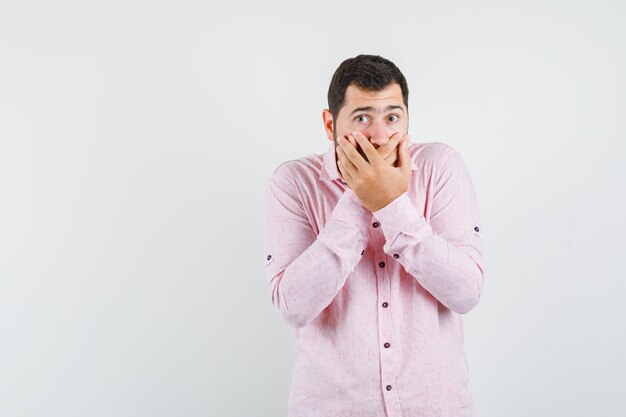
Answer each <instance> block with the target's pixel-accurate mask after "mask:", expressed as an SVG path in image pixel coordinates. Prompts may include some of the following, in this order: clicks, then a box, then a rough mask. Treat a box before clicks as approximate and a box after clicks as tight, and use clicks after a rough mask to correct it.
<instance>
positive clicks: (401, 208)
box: [372, 191, 434, 246]
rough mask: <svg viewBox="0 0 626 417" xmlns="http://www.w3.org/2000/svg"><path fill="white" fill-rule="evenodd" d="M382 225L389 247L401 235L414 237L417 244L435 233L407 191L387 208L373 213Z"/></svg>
mask: <svg viewBox="0 0 626 417" xmlns="http://www.w3.org/2000/svg"><path fill="white" fill-rule="evenodd" d="M372 214H374V217H376V219H377V220H378V222H379V223H380V227H381V229H382V230H383V234H384V235H385V240H386V241H387V243H388V245H389V246H393V242H394V240H396V238H397V237H398V236H399V235H400V234H401V233H403V234H406V235H409V236H413V237H414V238H415V239H416V241H417V242H420V241H421V240H423V239H425V238H427V237H428V236H431V235H432V234H433V233H434V232H433V229H432V228H431V227H430V225H429V224H428V222H427V221H426V219H425V218H424V216H422V215H421V214H419V213H418V211H417V208H416V207H415V206H414V205H413V203H411V200H410V199H409V195H408V193H407V192H406V191H405V192H404V193H402V194H400V196H399V197H397V198H396V199H395V200H393V201H392V202H390V203H389V204H387V205H386V206H385V207H383V208H381V209H379V210H377V211H374V212H372Z"/></svg>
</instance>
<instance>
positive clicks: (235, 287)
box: [0, 0, 626, 417]
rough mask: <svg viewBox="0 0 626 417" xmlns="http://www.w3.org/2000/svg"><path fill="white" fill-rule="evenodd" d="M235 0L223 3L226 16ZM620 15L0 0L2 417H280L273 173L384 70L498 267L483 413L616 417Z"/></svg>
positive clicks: (619, 372) (283, 373) (623, 17)
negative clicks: (350, 89) (347, 93)
mask: <svg viewBox="0 0 626 417" xmlns="http://www.w3.org/2000/svg"><path fill="white" fill-rule="evenodd" d="M226 3H228V5H226ZM625 21H626V7H625V6H624V3H623V2H619V1H615V2H609V1H593V2H591V1H588V2H582V1H546V0H543V1H519V2H502V1H489V2H488V1H480V2H478V1H458V2H452V1H428V2H425V1H422V2H417V1H411V2H409V1H406V2H380V1H359V2H356V1H351V2H336V1H335V2H331V1H315V2H307V3H301V2H296V1H291V2H288V1H283V2H276V1H275V2H269V3H268V2H263V3H262V2H249V3H239V2H219V3H217V2H214V3H212V2H208V1H204V2H201V1H170V2H164V1H128V0H124V1H106V2H86V1H68V0H65V1H55V2H45V1H39V2H35V1H23V0H22V1H17V0H13V1H12V0H0V416H3V417H27V416H29V417H30V416H33V417H34V416H38V417H39V416H42V417H43V416H55V417H56V416H58V417H84V416H107V417H111V416H146V417H148V416H149V417H157V416H193V417H195V416H219V417H223V416H252V417H256V416H268V417H271V416H285V415H286V411H287V397H288V390H289V384H290V381H291V370H292V365H293V360H294V354H295V352H294V331H293V329H292V328H291V327H289V326H288V325H287V324H286V323H285V322H283V321H282V319H281V318H280V317H279V315H278V313H277V311H276V310H274V307H273V306H272V304H271V298H270V294H269V291H268V288H267V281H266V277H265V275H264V267H263V262H264V256H265V255H264V253H263V250H262V208H263V197H264V195H263V194H264V188H265V184H266V180H267V178H268V177H269V175H270V174H271V172H272V171H273V169H274V168H276V167H277V166H278V164H280V163H281V162H283V161H285V160H288V159H296V158H300V157H303V156H305V155H308V154H310V153H318V154H319V153H323V152H324V151H325V150H326V149H327V146H328V144H329V143H330V142H328V141H327V139H326V137H325V134H324V130H323V126H322V116H321V114H322V109H323V108H324V107H326V106H327V103H326V93H327V89H328V84H329V82H330V78H331V76H332V73H333V72H334V70H335V69H336V67H337V66H338V65H339V63H340V62H341V61H343V60H344V59H346V58H349V57H352V56H355V55H357V54H359V53H371V54H379V55H382V56H384V57H386V58H388V59H391V60H392V61H393V62H395V63H396V64H397V65H398V66H399V67H400V69H401V70H402V71H403V73H404V74H405V76H406V78H407V80H408V82H409V88H410V102H409V111H410V128H409V133H410V134H411V136H412V140H413V141H414V142H430V141H440V142H445V143H447V144H449V145H451V146H453V147H455V148H457V149H458V150H459V151H460V152H461V155H462V157H463V159H464V161H465V162H466V164H467V166H468V168H469V170H470V172H471V175H472V179H473V181H474V183H475V187H476V191H477V194H478V199H479V207H480V215H481V221H482V226H483V227H482V230H481V232H482V233H481V234H482V236H483V239H484V250H485V252H484V256H485V265H486V275H485V286H484V290H483V296H482V299H481V301H480V303H479V304H478V305H477V306H476V308H475V309H473V310H472V311H471V312H469V313H468V314H466V315H465V316H464V321H465V340H466V351H467V355H468V359H469V362H470V388H471V391H472V393H473V394H474V397H475V400H476V404H477V407H478V411H479V415H480V416H481V417H501V416H505V415H506V416H508V417H517V416H519V417H522V416H524V417H526V416H535V417H539V416H569V417H572V416H580V417H588V416H624V415H626V405H625V403H624V401H623V388H624V377H625V373H626V372H625V371H626V363H625V359H624V357H625V355H624V352H625V351H626V341H625V340H624V327H625V323H624V321H625V320H624V318H625V314H624V311H623V309H622V307H623V305H624V293H625V290H626V286H625V284H624V281H625V278H626V274H625V270H624V266H623V259H624V258H623V256H624V253H625V252H626V250H625V249H626V245H625V233H626V221H625V220H624V219H625V211H626V195H625V194H626V186H625V183H626V181H625V180H626V168H625V164H624V162H625V157H626V151H625V150H626V149H625V148H626V145H625V140H626V126H625V125H626V122H625V117H624V116H625V115H626V94H625V93H626V83H625V77H624V74H626V25H625V24H624V22H625Z"/></svg>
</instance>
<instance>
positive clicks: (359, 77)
mask: <svg viewBox="0 0 626 417" xmlns="http://www.w3.org/2000/svg"><path fill="white" fill-rule="evenodd" d="M408 102H409V88H408V86H407V82H406V79H405V78H404V75H403V74H402V72H400V70H399V69H398V67H396V65H395V64H394V63H393V62H391V61H389V60H387V59H385V58H383V57H381V56H378V55H358V56H356V57H354V58H348V59H346V60H345V61H343V62H342V63H341V64H340V65H339V67H338V68H337V70H336V71H335V73H334V75H333V77H332V80H331V82H330V86H329V88H328V109H324V110H323V112H322V118H323V121H324V128H325V130H326V135H327V136H328V140H331V141H334V142H335V146H336V145H337V137H338V136H339V135H341V136H344V135H348V134H350V133H351V132H352V131H354V130H358V131H360V132H361V133H363V134H364V135H365V137H366V138H368V139H369V141H370V142H371V143H372V144H373V145H374V147H375V148H377V147H379V146H382V145H384V144H385V143H387V141H388V140H389V138H390V136H392V135H393V134H394V133H395V132H400V133H403V134H406V133H408V128H409V114H408Z"/></svg>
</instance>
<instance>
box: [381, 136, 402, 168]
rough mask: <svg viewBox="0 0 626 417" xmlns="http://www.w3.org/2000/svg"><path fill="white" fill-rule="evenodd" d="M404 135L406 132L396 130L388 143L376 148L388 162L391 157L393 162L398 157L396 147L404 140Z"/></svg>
mask: <svg viewBox="0 0 626 417" xmlns="http://www.w3.org/2000/svg"><path fill="white" fill-rule="evenodd" d="M403 137H404V134H402V133H400V132H395V133H394V134H393V135H391V137H390V138H389V141H388V142H387V143H385V144H384V145H383V146H380V147H378V148H377V149H376V150H377V151H378V154H379V155H380V156H382V157H383V158H384V159H385V161H387V162H389V161H390V157H393V159H394V160H393V162H395V159H397V157H398V152H397V150H396V147H397V146H398V144H399V143H400V142H402V138H403Z"/></svg>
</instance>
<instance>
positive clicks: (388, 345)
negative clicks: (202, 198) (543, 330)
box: [264, 55, 484, 417]
mask: <svg viewBox="0 0 626 417" xmlns="http://www.w3.org/2000/svg"><path fill="white" fill-rule="evenodd" d="M408 95H409V90H408V87H407V82H406V80H405V78H404V76H403V75H402V73H401V72H400V70H399V69H398V68H397V67H396V66H395V65H394V64H393V63H392V62H390V61H389V60H387V59H384V58H382V57H380V56H372V55H359V56H356V57H354V58H350V59H347V60H345V61H344V62H342V63H341V65H340V66H339V67H338V68H337V70H336V71H335V74H334V75H333V78H332V80H331V83H330V88H329V90H328V106H329V109H325V110H324V111H323V114H322V116H323V120H324V127H325V130H326V134H327V137H328V140H329V141H331V142H332V143H331V144H330V146H329V148H328V151H327V152H326V153H325V154H320V155H317V154H311V155H309V156H306V157H303V158H301V159H297V160H291V161H287V162H284V163H282V164H280V165H279V166H278V167H277V169H276V170H275V172H274V173H273V174H272V176H271V177H270V179H269V181H268V183H267V188H266V200H265V213H264V215H265V217H264V250H265V254H264V256H265V270H266V274H267V279H268V284H269V291H270V293H271V300H272V303H273V304H274V306H275V307H276V309H277V310H278V312H279V313H280V315H281V316H282V318H283V319H284V320H285V321H286V322H287V323H289V324H290V325H291V326H293V327H294V328H295V333H296V337H297V340H296V363H295V366H294V370H293V380H292V385H291V391H290V395H289V417H313V416H315V417H327V416H328V417H330V416H340V417H352V416H354V417H382V416H388V417H400V416H402V417H417V416H428V417H436V416H449V417H475V416H476V407H475V404H474V401H473V397H472V395H471V393H470V391H469V389H468V382H469V366H468V361H467V359H466V356H465V352H464V346H463V322H462V319H461V316H462V315H463V314H465V313H467V312H469V311H470V310H472V309H473V308H474V307H475V306H476V304H477V303H478V302H479V300H480V296H481V292H482V288H483V271H484V262H483V254H482V241H481V235H480V233H479V231H480V221H479V214H478V204H477V200H476V195H475V191H474V186H473V183H472V180H471V178H470V175H469V172H468V170H467V168H466V166H465V164H464V162H463V160H462V158H461V156H460V154H459V152H458V151H457V150H456V149H454V148H453V147H451V146H449V145H446V144H444V143H441V142H430V143H410V140H409V136H408V135H407V132H408V124H409V117H408V116H409V115H408Z"/></svg>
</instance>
